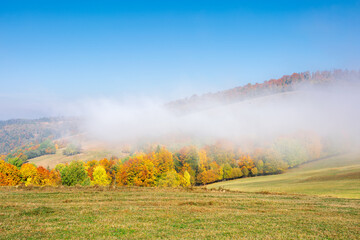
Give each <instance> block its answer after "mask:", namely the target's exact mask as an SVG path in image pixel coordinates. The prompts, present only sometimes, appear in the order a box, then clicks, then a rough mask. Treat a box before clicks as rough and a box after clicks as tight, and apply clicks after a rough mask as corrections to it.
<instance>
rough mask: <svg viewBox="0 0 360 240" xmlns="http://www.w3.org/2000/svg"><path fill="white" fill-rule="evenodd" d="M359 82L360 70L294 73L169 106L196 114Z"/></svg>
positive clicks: (184, 100)
mask: <svg viewBox="0 0 360 240" xmlns="http://www.w3.org/2000/svg"><path fill="white" fill-rule="evenodd" d="M359 79H360V71H348V70H334V71H321V72H320V71H317V72H312V73H310V72H302V73H293V74H292V75H284V76H282V77H281V78H279V79H271V80H268V81H265V82H263V83H256V84H251V83H248V84H246V85H244V86H240V87H235V88H232V89H228V90H224V91H219V92H216V93H207V94H204V95H202V96H197V95H193V96H191V97H190V98H185V99H180V100H176V101H173V102H170V103H168V104H167V107H169V108H170V109H172V110H175V111H177V112H180V113H186V112H194V111H198V110H203V109H207V108H210V107H212V106H214V105H216V104H228V103H234V102H239V101H243V100H247V99H251V98H255V97H261V96H266V95H271V94H277V93H281V92H289V91H294V90H297V89H298V88H299V87H301V86H302V85H328V84H334V83H338V82H341V83H344V84H345V83H349V82H352V81H358V80H359Z"/></svg>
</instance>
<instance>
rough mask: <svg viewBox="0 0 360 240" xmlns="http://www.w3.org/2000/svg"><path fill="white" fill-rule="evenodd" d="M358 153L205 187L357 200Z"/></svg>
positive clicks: (359, 181) (359, 189) (359, 179)
mask: <svg viewBox="0 0 360 240" xmlns="http://www.w3.org/2000/svg"><path fill="white" fill-rule="evenodd" d="M359 156H360V155H359V154H348V155H343V156H337V157H331V158H328V159H322V160H319V161H315V162H311V163H307V164H304V165H302V166H300V167H298V168H294V169H291V170H289V171H287V172H286V173H283V174H279V175H271V176H259V177H253V178H241V179H237V180H231V181H226V182H218V183H214V184H210V185H208V186H207V188H209V189H213V188H215V189H216V188H223V189H229V190H236V191H246V192H259V191H268V192H282V193H296V194H309V195H318V196H332V197H341V198H357V199H360V157H359Z"/></svg>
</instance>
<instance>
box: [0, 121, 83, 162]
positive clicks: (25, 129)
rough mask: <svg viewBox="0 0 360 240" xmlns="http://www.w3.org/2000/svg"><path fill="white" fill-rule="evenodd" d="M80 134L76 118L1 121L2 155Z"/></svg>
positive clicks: (0, 151) (0, 147) (0, 144)
mask: <svg viewBox="0 0 360 240" xmlns="http://www.w3.org/2000/svg"><path fill="white" fill-rule="evenodd" d="M77 133H78V126H77V120H76V119H74V118H41V119H12V120H7V121H0V155H1V154H6V153H8V152H10V151H11V150H13V149H15V148H17V147H21V146H23V145H27V144H29V143H31V142H33V143H35V142H39V143H40V142H42V141H44V140H45V139H48V138H50V139H57V138H60V137H63V136H68V135H74V134H77Z"/></svg>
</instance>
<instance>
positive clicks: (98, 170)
mask: <svg viewBox="0 0 360 240" xmlns="http://www.w3.org/2000/svg"><path fill="white" fill-rule="evenodd" d="M93 179H94V180H93V181H91V185H98V186H107V185H109V184H110V183H111V179H110V177H109V176H108V175H107V174H106V170H105V168H104V167H103V166H101V165H99V166H96V167H95V169H94V172H93Z"/></svg>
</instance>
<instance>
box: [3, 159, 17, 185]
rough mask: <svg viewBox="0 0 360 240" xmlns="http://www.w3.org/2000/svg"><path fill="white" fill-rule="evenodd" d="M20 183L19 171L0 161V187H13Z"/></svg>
mask: <svg viewBox="0 0 360 240" xmlns="http://www.w3.org/2000/svg"><path fill="white" fill-rule="evenodd" d="M20 181H21V177H20V171H19V169H17V168H16V167H15V166H14V165H12V164H9V163H7V162H5V161H4V160H0V186H15V185H17V184H19V183H20Z"/></svg>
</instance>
